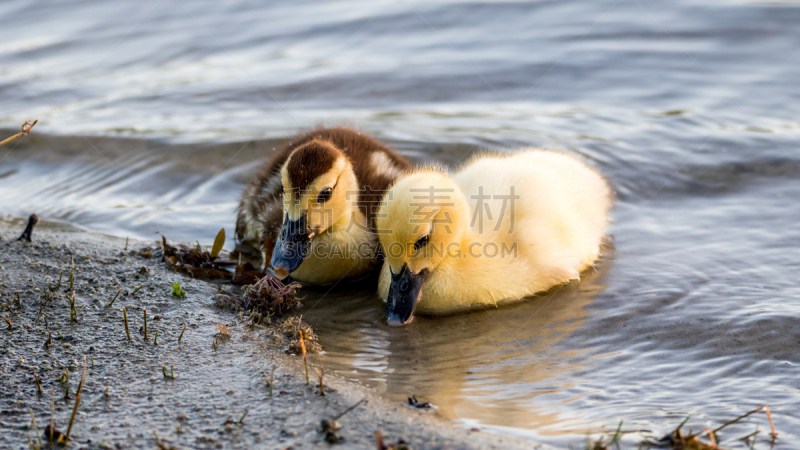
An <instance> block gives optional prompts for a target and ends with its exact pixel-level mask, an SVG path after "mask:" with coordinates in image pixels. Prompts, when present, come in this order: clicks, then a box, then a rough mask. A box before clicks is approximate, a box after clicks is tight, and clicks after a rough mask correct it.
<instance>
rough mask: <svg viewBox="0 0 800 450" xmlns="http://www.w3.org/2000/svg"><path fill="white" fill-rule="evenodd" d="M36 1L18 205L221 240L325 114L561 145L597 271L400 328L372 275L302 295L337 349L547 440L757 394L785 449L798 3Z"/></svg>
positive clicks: (399, 389) (9, 162)
mask: <svg viewBox="0 0 800 450" xmlns="http://www.w3.org/2000/svg"><path fill="white" fill-rule="evenodd" d="M24 5H25V3H23V2H8V3H4V4H3V5H2V6H0V25H2V27H0V38H1V39H0V42H4V45H2V46H0V53H2V55H3V58H4V59H3V60H0V62H3V63H5V64H4V65H2V67H0V96H2V99H3V103H2V105H0V125H1V126H3V127H6V128H7V129H8V134H10V133H11V132H12V128H14V127H17V126H18V124H19V123H22V121H24V120H25V119H26V118H34V117H38V118H40V119H43V120H42V123H41V124H40V125H38V126H37V130H36V132H35V133H34V134H33V135H31V136H29V137H27V138H25V140H21V141H17V142H15V143H14V144H13V145H11V146H8V147H4V148H2V149H0V158H3V159H2V166H0V189H1V190H2V193H3V195H2V196H0V210H2V211H3V212H4V213H8V214H13V215H16V216H27V215H28V214H29V213H30V212H37V213H38V214H39V215H40V216H42V217H46V218H49V219H55V220H64V221H67V222H70V223H73V224H76V225H78V226H81V227H85V228H88V229H91V230H95V231H101V232H104V233H108V234H113V235H117V236H132V237H141V238H148V239H149V238H151V237H152V236H153V233H154V232H156V231H162V232H164V233H165V234H166V235H167V236H168V237H170V238H172V239H178V240H185V241H195V240H199V241H200V242H202V243H210V242H211V241H212V240H213V238H214V236H215V235H216V232H217V230H219V228H221V227H226V228H227V229H228V230H231V229H232V227H233V222H234V217H233V209H234V207H235V204H236V201H237V199H238V191H239V190H240V189H241V187H242V186H243V184H244V183H246V182H247V180H248V179H249V177H250V176H252V174H253V173H254V171H255V170H256V168H257V165H258V162H259V160H260V159H261V158H262V157H263V155H265V154H267V153H268V152H269V151H270V150H271V149H272V148H274V147H275V146H276V145H279V143H280V142H281V141H282V140H283V139H285V138H287V137H289V136H291V135H292V134H294V133H296V132H297V131H298V130H299V129H301V128H307V127H310V126H313V125H314V124H316V123H318V122H325V123H329V124H332V123H338V122H341V121H345V122H348V123H352V124H355V125H358V126H359V127H361V128H363V129H364V130H365V131H368V132H371V133H373V134H375V135H377V136H379V137H380V138H382V139H384V140H386V141H387V142H388V143H390V144H391V145H393V146H394V147H396V148H398V149H399V150H400V151H401V152H403V153H404V154H406V155H408V156H409V157H411V158H413V159H414V160H416V161H418V162H425V161H429V160H440V161H443V162H444V163H446V164H449V165H451V166H455V165H457V164H458V163H459V162H460V161H463V160H464V159H466V158H467V157H468V155H470V154H472V153H474V152H475V151H477V150H478V149H480V148H492V149H503V148H514V147H520V146H528V145H534V146H548V147H555V148H560V149H566V150H569V151H573V152H576V153H578V154H580V155H583V156H584V157H585V158H587V159H588V160H589V161H590V162H591V163H592V164H594V165H595V166H597V167H598V168H599V169H600V170H602V171H603V173H605V174H606V175H607V176H608V178H609V179H610V181H611V183H612V184H613V185H614V187H615V189H616V192H617V196H618V203H617V207H616V210H615V212H614V224H613V226H612V228H611V232H612V234H613V236H614V242H613V245H612V246H610V247H609V251H608V252H607V254H606V255H605V257H604V259H603V261H602V262H601V264H599V266H598V268H597V272H596V273H593V274H590V275H589V276H588V277H587V279H586V280H584V281H583V282H582V283H580V284H578V285H570V286H566V287H564V288H562V289H560V290H558V291H557V292H552V293H549V294H546V295H544V296H541V297H539V298H536V299H532V300H531V301H528V302H526V303H523V304H519V305H515V306H510V307H507V308H502V309H499V310H496V311H486V312H480V313H474V314H468V315H462V316H457V317H451V318H443V319H435V320H434V319H425V318H417V319H416V320H415V321H414V323H412V324H411V325H410V326H408V327H405V328H402V329H389V328H387V327H386V326H385V325H384V324H383V323H382V321H381V316H382V309H381V305H380V304H379V302H378V301H377V299H376V297H375V295H374V294H373V293H372V290H371V289H370V288H369V286H358V287H353V286H348V287H346V288H342V287H337V288H335V289H333V290H331V291H330V292H328V291H327V290H326V289H309V290H306V294H305V295H307V300H306V307H305V309H304V311H303V314H304V317H306V318H307V319H308V320H309V321H310V322H311V323H312V325H314V327H315V329H317V330H318V331H319V332H320V334H321V336H322V340H323V344H324V346H325V348H326V350H327V352H328V353H327V355H326V361H327V362H326V364H328V365H329V367H331V368H333V369H335V370H336V371H337V372H339V373H341V374H345V375H346V376H349V377H351V378H353V379H356V380H359V381H360V382H363V383H365V384H369V385H372V386H375V387H376V388H378V389H379V390H382V391H384V392H386V393H387V395H389V396H390V397H391V398H394V399H396V400H398V401H402V400H404V398H405V397H407V396H409V395H412V394H415V395H417V396H418V397H420V398H424V399H426V400H430V401H432V402H433V403H435V404H437V405H438V406H439V407H440V411H441V412H442V413H443V414H445V415H446V416H448V417H450V418H452V419H454V420H458V421H460V422H462V423H464V424H465V425H467V426H470V427H472V426H479V427H487V428H491V429H494V430H496V431H498V432H501V433H508V434H514V435H520V436H527V437H530V438H534V439H537V440H540V441H544V442H550V443H553V444H555V445H561V444H564V443H565V442H574V441H575V438H576V436H583V435H584V433H585V432H586V431H587V430H590V429H591V430H597V429H599V428H600V427H603V426H605V427H608V428H614V427H616V425H617V423H618V422H619V420H620V419H624V420H625V428H626V429H628V428H629V429H648V430H654V431H666V430H667V429H669V428H670V427H674V426H675V425H677V424H678V423H680V421H681V420H682V419H683V418H684V417H685V416H686V415H691V416H692V421H691V422H690V425H692V426H694V427H695V428H696V429H698V428H700V427H703V426H708V425H714V424H719V423H722V422H724V421H725V420H727V419H730V418H733V417H735V416H737V415H739V414H740V413H743V412H745V411H747V410H750V409H752V408H753V407H755V406H759V405H761V404H769V405H770V407H771V408H772V409H773V411H774V414H775V422H776V426H777V427H778V429H779V431H780V432H781V433H782V436H783V437H784V438H785V440H782V441H779V443H778V447H780V446H781V445H788V443H789V442H790V441H791V440H792V439H793V438H794V439H796V438H798V437H800V434H798V432H797V431H795V430H798V429H800V414H798V413H797V412H796V408H795V405H796V404H797V402H798V401H800V391H798V388H799V387H800V386H798V382H797V381H796V380H797V376H796V374H797V365H798V363H800V360H799V359H798V357H797V356H796V352H795V351H794V350H795V349H796V348H797V345H798V342H800V325H798V324H800V320H798V319H800V302H799V301H798V300H797V299H798V293H799V292H800V288H798V284H797V281H796V277H795V276H794V271H795V270H794V269H796V268H797V267H798V264H797V258H796V256H795V255H796V254H797V253H798V250H800V231H798V229H797V226H796V224H797V222H798V219H800V213H798V212H797V208H794V203H795V201H794V200H795V199H796V198H798V195H799V194H800V183H798V179H800V163H798V162H797V161H798V160H800V150H798V149H800V123H798V122H797V117H800V101H798V100H800V85H798V83H797V82H796V80H797V79H798V76H800V56H798V55H796V53H798V49H799V48H800V27H798V25H797V24H798V23H800V5H798V4H797V3H796V2H783V3H770V4H768V3H755V2H735V1H714V2H691V1H670V2H660V3H658V4H645V3H637V2H626V1H619V2H612V1H599V2H589V3H584V2H576V1H567V2H535V3H532V4H523V3H513V2H510V3H503V4H499V5H485V4H481V3H472V2H447V3H441V4H425V5H423V4H416V3H403V4H394V3H390V4H388V5H386V6H385V7H384V5H383V4H380V3H375V4H369V6H364V5H360V6H356V5H355V4H353V3H341V2H336V3H329V4H325V5H320V4H316V5H314V6H307V7H303V8H307V9H303V10H302V12H303V14H304V16H303V20H299V19H298V17H297V12H298V9H296V8H298V7H297V6H294V5H291V4H282V5H278V6H271V7H267V6H264V7H252V8H245V7H244V6H243V5H238V8H237V7H236V6H217V5H214V4H211V3H210V2H209V3H208V4H194V5H193V6H191V7H190V6H189V5H185V6H186V8H185V9H184V8H183V7H182V6H177V5H173V6H175V8H160V7H156V8H153V7H154V6H158V4H157V2H150V3H144V2H143V3H141V5H140V6H126V7H124V8H123V7H122V6H120V5H117V4H114V3H110V4H106V5H103V6H99V5H93V4H89V3H88V2H86V3H84V2H77V1H76V2H74V5H70V2H67V3H66V4H65V6H59V7H52V9H50V10H47V11H44V12H43V13H42V14H43V15H41V16H39V17H38V19H37V20H36V21H34V20H33V19H31V18H29V17H27V16H20V15H19V14H18V13H19V12H20V10H21V9H22V8H23V7H24ZM197 5H200V6H197ZM382 7H383V9H381V8H382ZM59 8H63V10H59ZM125 8H127V9H125ZM65 17H66V18H68V19H70V18H71V19H73V20H67V22H69V23H70V26H69V27H64V26H62V25H63V24H64V23H65ZM101 17H102V18H103V21H101V20H100V19H99V18H101ZM143 17H144V18H143ZM142 18H143V19H142ZM140 19H142V20H141V22H139V23H137V22H138V21H139V20H140ZM56 25H58V27H56ZM50 28H52V29H53V30H56V29H57V30H60V31H58V32H56V31H48V30H50ZM45 31H47V32H45ZM126 33H128V34H127V35H126ZM146 49H151V50H150V51H148V50H146ZM87 73H88V75H87ZM74 86H77V87H76V88H75V89H72V88H73V87H74ZM57 104H58V105H60V106H58V108H55V109H53V107H54V106H55V105H57ZM5 134H6V133H5V132H4V133H3V135H5ZM231 234H232V233H229V236H230V235H231ZM755 420H757V421H758V423H759V424H760V429H761V430H764V429H765V426H766V424H765V421H764V420H763V418H760V419H754V421H755ZM754 428H755V425H754V422H753V421H751V422H749V424H748V425H747V426H746V427H742V428H740V429H738V430H736V431H735V432H730V433H729V434H728V436H729V437H730V438H733V437H736V436H737V435H738V434H739V433H738V432H739V431H741V435H744V434H747V433H749V432H752V431H753V429H754ZM731 445H737V444H735V443H733V444H731Z"/></svg>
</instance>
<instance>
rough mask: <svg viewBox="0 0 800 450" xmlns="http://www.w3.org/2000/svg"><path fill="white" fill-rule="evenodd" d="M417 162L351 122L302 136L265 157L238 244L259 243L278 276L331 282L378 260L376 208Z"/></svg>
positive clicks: (247, 200) (247, 193)
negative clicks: (386, 192)
mask: <svg viewBox="0 0 800 450" xmlns="http://www.w3.org/2000/svg"><path fill="white" fill-rule="evenodd" d="M410 167H411V165H410V163H409V162H408V161H407V160H406V159H405V158H403V157H401V156H399V155H398V154H397V153H395V152H394V151H393V150H391V149H390V148H389V147H387V146H385V145H384V144H382V143H381V142H379V141H377V140H375V139H373V138H372V137H370V136H367V135H365V134H362V133H359V132H357V131H355V130H352V129H349V128H342V127H340V128H320V129H317V130H314V131H312V132H310V133H306V134H304V135H301V136H298V137H297V138H295V139H294V140H293V141H292V142H290V143H289V144H287V145H286V146H284V147H282V148H281V149H279V150H278V151H277V152H275V154H274V155H273V156H272V158H271V159H270V160H268V161H267V162H266V164H265V165H264V167H263V169H262V170H261V173H260V174H259V175H258V176H256V178H255V179H254V180H253V181H252V182H251V183H250V184H249V185H248V186H247V187H246V188H245V190H244V192H243V193H242V200H241V201H240V203H239V208H238V215H237V222H236V237H237V241H238V245H237V248H239V249H240V251H241V249H242V248H247V247H255V248H259V249H260V250H261V251H262V252H263V253H264V255H265V257H264V261H265V262H266V261H268V260H270V259H269V258H270V257H271V260H270V261H271V262H270V265H271V266H272V268H273V270H274V272H275V275H277V276H278V277H279V278H286V277H287V276H288V275H289V274H290V273H291V274H292V277H293V278H294V279H295V280H298V281H302V282H305V283H310V284H327V283H332V282H335V281H338V280H340V279H343V278H352V277H356V276H359V275H363V274H364V273H366V272H367V271H369V270H370V269H372V268H373V267H375V264H376V263H377V261H378V255H379V254H380V252H379V251H378V238H377V236H376V235H375V228H374V224H375V219H374V216H375V213H376V212H377V209H378V207H379V206H380V200H381V198H382V197H383V193H384V192H385V191H386V190H387V189H388V188H389V186H391V184H392V183H393V182H394V181H395V180H396V179H397V178H398V177H400V176H401V175H403V174H404V173H406V172H407V171H408V170H409V168H410Z"/></svg>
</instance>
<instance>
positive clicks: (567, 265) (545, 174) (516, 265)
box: [377, 149, 612, 325]
mask: <svg viewBox="0 0 800 450" xmlns="http://www.w3.org/2000/svg"><path fill="white" fill-rule="evenodd" d="M611 208H612V192H611V189H610V188H609V186H608V183H607V182H606V181H605V179H604V178H603V177H602V176H601V175H600V174H599V173H598V172H596V171H595V170H594V169H592V168H590V167H589V166H588V165H586V164H585V163H584V162H582V161H581V160H579V159H578V158H576V157H574V156H571V155H568V154H565V153H559V152H555V151H549V150H540V149H529V150H525V151H521V152H519V153H515V154H511V155H483V156H478V157H476V158H475V159H473V160H472V161H471V162H469V163H468V164H466V165H465V166H464V167H463V168H462V169H461V170H459V171H458V172H457V173H455V174H454V175H453V176H450V175H448V174H446V173H443V172H441V171H439V170H437V169H432V168H424V169H421V170H418V171H415V172H413V173H410V174H408V175H406V176H405V177H403V178H401V179H400V180H398V181H397V183H396V184H395V185H394V186H392V188H391V189H390V190H389V192H387V194H386V196H385V197H384V199H383V201H382V203H381V207H380V210H379V213H378V220H377V232H378V235H379V238H380V242H381V245H382V247H383V252H384V255H385V262H384V266H383V270H382V271H381V278H380V281H379V285H378V293H379V295H380V296H381V298H383V299H384V300H385V301H386V319H387V321H388V322H389V324H390V325H402V324H405V323H407V322H409V321H410V320H411V319H412V315H413V313H414V312H415V311H417V312H420V313H426V314H448V313H453V312H458V311H462V310H468V309H474V308H480V307H484V306H487V305H492V306H496V305H498V304H500V303H503V302H510V301H515V300H519V299H521V298H523V297H527V296H530V295H532V294H535V293H537V292H542V291H546V290H548V289H550V288H551V287H553V286H556V285H559V284H562V283H566V282H568V281H569V280H572V279H577V278H579V277H580V272H581V271H583V270H584V269H586V268H588V267H590V266H592V265H593V264H594V262H595V261H596V260H597V258H598V257H599V255H600V245H601V243H602V241H603V239H604V237H605V232H606V227H607V225H608V222H609V211H610V210H611Z"/></svg>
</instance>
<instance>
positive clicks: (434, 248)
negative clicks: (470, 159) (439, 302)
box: [377, 169, 469, 325]
mask: <svg viewBox="0 0 800 450" xmlns="http://www.w3.org/2000/svg"><path fill="white" fill-rule="evenodd" d="M468 214H469V208H468V204H467V200H466V198H465V197H464V194H463V193H462V192H461V190H460V189H459V188H458V186H456V185H455V183H454V182H453V180H452V178H450V177H449V176H448V175H447V174H445V173H443V172H440V171H437V170H435V169H424V170H421V171H418V172H414V173H412V174H410V175H408V176H406V177H404V178H402V179H400V180H399V181H398V182H397V183H396V184H395V185H394V186H393V187H392V188H391V189H390V190H389V192H387V194H386V196H384V199H383V202H382V203H381V208H380V210H379V212H378V216H377V232H378V237H379V238H380V241H381V246H382V248H383V252H384V255H385V258H386V259H385V260H386V263H387V264H388V265H389V269H390V271H391V278H392V280H391V287H390V288H389V296H388V298H387V299H386V320H387V322H388V323H389V325H403V324H405V323H408V322H409V321H411V319H412V317H413V314H414V308H415V307H416V305H417V303H418V302H419V299H420V295H421V293H422V285H423V283H424V282H425V279H426V277H428V276H429V275H430V274H431V273H433V272H435V271H436V270H437V269H439V268H440V266H441V265H442V264H443V263H444V262H446V261H447V259H448V258H452V257H453V256H454V255H455V254H456V253H457V252H458V251H459V246H460V243H461V239H462V237H463V236H464V233H465V232H466V230H467V224H468Z"/></svg>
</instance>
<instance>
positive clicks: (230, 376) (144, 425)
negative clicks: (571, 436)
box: [0, 217, 535, 448]
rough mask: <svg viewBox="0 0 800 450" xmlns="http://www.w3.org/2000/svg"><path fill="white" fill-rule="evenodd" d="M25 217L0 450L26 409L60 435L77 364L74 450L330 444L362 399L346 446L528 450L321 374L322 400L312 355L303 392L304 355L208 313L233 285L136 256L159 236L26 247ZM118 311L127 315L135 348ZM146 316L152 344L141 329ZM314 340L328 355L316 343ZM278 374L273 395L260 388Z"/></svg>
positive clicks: (8, 255) (13, 252)
mask: <svg viewBox="0 0 800 450" xmlns="http://www.w3.org/2000/svg"><path fill="white" fill-rule="evenodd" d="M25 222H26V221H25V220H23V219H18V218H17V219H15V218H8V217H7V218H3V219H0V239H1V240H0V293H2V299H3V302H5V303H8V307H6V305H2V304H0V307H2V308H3V313H2V315H3V316H5V317H6V318H8V320H9V321H10V322H11V324H12V326H11V327H9V326H8V324H6V323H5V321H3V322H2V323H0V328H2V330H0V376H2V380H3V381H2V383H0V398H2V400H0V430H2V432H0V446H1V447H4V448H22V447H27V446H28V442H29V439H32V440H34V441H35V440H36V436H35V432H34V430H33V428H32V423H31V411H33V414H34V415H35V417H36V422H37V424H38V429H39V431H40V432H42V431H43V430H44V428H45V426H46V425H48V424H49V423H50V421H51V397H54V399H55V414H54V421H55V426H56V428H57V429H58V430H60V431H62V432H66V430H67V427H68V422H69V419H70V415H71V414H72V409H73V406H74V404H75V398H76V389H77V387H78V384H79V381H80V377H81V372H82V370H83V359H84V356H86V357H87V360H88V367H87V369H86V383H85V385H84V388H83V391H82V394H81V402H80V406H79V409H78V413H77V416H76V418H75V423H74V426H73V429H72V436H71V442H72V444H70V447H81V448H155V447H157V446H158V444H159V442H157V441H156V437H155V434H154V432H155V433H156V434H157V436H158V438H159V439H160V444H162V445H163V446H165V448H170V447H175V448H288V447H293V448H308V447H314V446H322V447H327V446H329V444H328V443H326V442H325V441H324V436H323V434H322V433H320V432H319V430H318V428H319V425H320V421H321V420H323V419H327V418H331V417H333V416H336V415H337V414H339V413H341V412H343V411H345V410H346V409H347V408H348V407H350V406H352V405H354V404H356V403H357V402H358V401H359V400H361V399H365V401H364V403H362V404H361V405H359V406H357V407H356V408H355V409H353V410H352V411H351V412H349V413H348V414H346V415H345V416H344V417H342V418H340V419H339V421H338V422H339V423H340V424H341V426H342V428H341V429H340V430H339V431H338V433H339V435H340V436H341V437H342V438H344V441H343V442H342V443H341V444H342V445H341V448H345V447H346V448H374V444H373V439H374V433H375V431H376V430H380V431H381V432H382V433H383V435H384V436H385V438H386V443H387V444H390V443H397V442H398V440H400V439H403V440H405V441H406V442H408V443H409V444H410V445H411V447H413V448H531V446H532V445H535V444H533V443H531V442H529V441H517V440H514V439H513V438H509V437H503V436H496V435H492V434H489V433H487V432H485V431H474V430H468V429H466V428H462V427H457V426H454V425H452V424H449V423H447V422H446V421H444V420H442V419H441V418H440V417H438V416H437V413H436V412H435V411H423V410H415V409H411V408H409V407H407V406H405V405H403V404H399V403H396V402H391V401H388V400H385V399H383V398H381V396H380V395H379V394H377V392H375V391H373V390H371V389H370V388H367V387H364V386H361V385H358V384H355V383H353V382H350V381H347V380H344V379H343V378H341V377H339V376H337V375H333V374H330V373H327V374H326V375H325V377H324V380H325V383H324V384H325V396H321V395H320V393H319V383H318V380H319V378H318V376H317V372H316V369H318V368H319V367H320V363H319V359H318V358H317V356H316V355H311V356H310V358H309V363H310V367H311V380H312V381H311V385H310V386H308V385H306V383H305V375H304V369H303V364H302V359H301V358H300V357H298V356H290V355H287V354H286V352H285V350H286V348H285V344H284V343H282V342H280V341H275V340H273V339H272V338H271V337H270V335H271V333H269V332H268V331H265V330H262V329H258V328H251V327H248V326H247V325H246V323H245V322H244V321H242V320H240V319H239V318H238V317H237V316H236V315H234V314H232V313H228V312H225V311H222V310H219V309H217V308H215V307H214V306H213V303H214V296H215V295H218V294H219V292H220V290H221V289H228V288H229V287H228V286H224V285H219V284H213V283H208V282H204V281H198V280H192V279H189V278H187V277H185V276H183V275H180V274H178V273H175V272H173V271H171V270H170V269H168V268H166V267H165V266H164V265H163V264H161V263H160V259H159V258H143V257H141V256H138V255H137V254H136V253H137V251H138V250H139V249H140V248H142V247H143V246H145V245H150V246H155V242H156V241H153V242H139V241H132V240H131V241H130V242H129V243H128V250H127V251H125V250H124V247H125V245H126V242H125V239H120V238H113V237H108V236H104V235H99V234H93V233H88V232H84V231H81V230H79V229H77V228H74V227H71V226H68V225H63V224H59V223H52V222H46V221H40V223H39V224H38V226H37V227H36V228H35V230H34V231H33V242H32V243H27V242H24V241H17V240H16V238H17V237H18V236H19V235H20V233H21V232H22V230H23V229H24V228H25ZM73 258H74V264H75V265H74V267H75V269H74V273H75V281H74V292H75V310H76V313H77V321H73V320H71V317H70V304H69V298H70V297H71V291H69V275H70V272H71V270H72V269H71V266H72V260H73ZM62 270H63V274H62V275H61V277H60V278H61V281H60V286H58V289H53V291H52V292H54V294H52V297H51V299H50V300H49V301H48V302H47V303H46V305H45V306H44V307H42V304H43V300H44V298H45V296H46V293H47V292H48V287H47V286H51V287H53V288H55V287H56V286H57V285H58V284H59V274H60V273H62ZM174 283H180V284H181V286H182V288H183V289H184V290H185V292H186V296H184V297H176V296H174V295H172V294H171V287H170V286H171V285H172V284H174ZM139 286H142V287H141V288H140V289H139V290H138V291H137V292H135V293H134V291H135V290H136V289H137V288H138V287H139ZM120 289H122V292H121V294H120V295H119V297H118V298H117V299H116V300H115V301H114V304H113V306H112V307H107V305H108V304H109V303H110V302H111V299H112V298H113V297H114V295H115V294H116V293H117V292H118V291H119V290H120ZM17 292H18V293H19V302H18V301H17V296H16V293H17ZM122 307H125V308H126V309H127V314H128V322H129V328H130V333H131V340H130V341H129V340H128V339H127V337H126V334H125V327H124V322H123V314H122ZM9 308H10V310H11V311H9ZM145 309H146V310H147V317H148V340H147V341H145V339H144V336H143V334H142V333H141V332H140V328H141V327H142V325H143V316H144V310H145ZM184 324H186V332H185V334H184V335H183V338H182V339H181V343H180V345H179V343H178V338H179V335H180V334H181V331H182V329H183V326H184ZM218 324H223V325H225V326H226V327H227V329H228V330H229V331H230V333H231V337H230V338H227V339H222V338H221V337H219V336H218V334H219V329H218V327H217V325H218ZM156 332H157V341H158V342H157V345H155V342H154V341H155V334H156ZM48 335H51V336H52V339H51V341H50V343H49V345H48V342H47V341H48ZM215 339H217V346H216V349H215V348H214V345H213V344H214V340H215ZM320 340H321V343H322V346H323V349H324V347H325V336H320ZM164 367H166V369H167V374H170V372H172V370H174V379H171V378H167V377H165V376H164V373H163V368H164ZM273 368H275V373H274V379H273V392H272V396H270V389H269V386H268V384H267V383H266V382H265V379H269V378H270V374H271V373H272V370H273ZM34 373H36V374H37V376H38V378H39V379H40V381H41V387H42V391H43V393H41V394H40V393H39V392H38V388H37V386H36V383H35V380H34ZM64 373H67V374H68V378H69V381H68V382H64V379H63V374H64ZM53 393H54V395H53ZM65 397H66V398H65ZM43 439H44V440H45V442H46V439H45V438H43Z"/></svg>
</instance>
